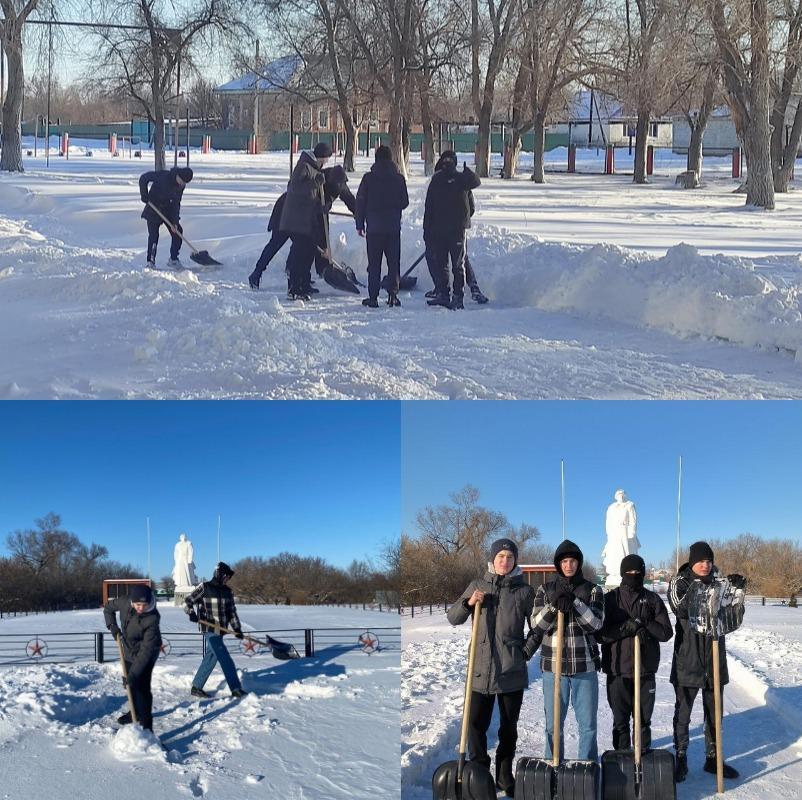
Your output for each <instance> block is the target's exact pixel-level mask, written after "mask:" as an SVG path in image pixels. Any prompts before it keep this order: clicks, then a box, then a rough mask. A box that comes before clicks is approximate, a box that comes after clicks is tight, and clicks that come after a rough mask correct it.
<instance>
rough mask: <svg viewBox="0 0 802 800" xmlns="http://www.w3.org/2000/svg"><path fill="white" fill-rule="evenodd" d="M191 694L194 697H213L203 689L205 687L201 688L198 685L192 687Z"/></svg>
mask: <svg viewBox="0 0 802 800" xmlns="http://www.w3.org/2000/svg"><path fill="white" fill-rule="evenodd" d="M190 694H191V695H192V696H193V697H211V695H210V694H207V693H206V692H204V691H203V689H199V688H198V687H197V686H193V687H192V690H191V691H190Z"/></svg>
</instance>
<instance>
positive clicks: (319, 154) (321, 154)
mask: <svg viewBox="0 0 802 800" xmlns="http://www.w3.org/2000/svg"><path fill="white" fill-rule="evenodd" d="M312 153H313V154H314V156H315V158H331V145H330V144H329V143H328V142H318V143H317V144H316V145H315V149H314V150H313V151H312Z"/></svg>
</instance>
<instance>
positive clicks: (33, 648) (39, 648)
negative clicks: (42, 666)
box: [28, 639, 46, 657]
mask: <svg viewBox="0 0 802 800" xmlns="http://www.w3.org/2000/svg"><path fill="white" fill-rule="evenodd" d="M45 647H46V645H44V644H39V640H38V639H37V640H36V641H35V642H30V643H29V644H28V655H29V656H31V657H35V656H43V655H44V648H45Z"/></svg>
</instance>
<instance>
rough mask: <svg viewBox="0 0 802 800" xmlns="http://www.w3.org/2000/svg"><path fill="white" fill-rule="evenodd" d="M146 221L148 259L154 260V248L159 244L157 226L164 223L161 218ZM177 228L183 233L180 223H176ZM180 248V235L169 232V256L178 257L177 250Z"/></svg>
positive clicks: (159, 226)
mask: <svg viewBox="0 0 802 800" xmlns="http://www.w3.org/2000/svg"><path fill="white" fill-rule="evenodd" d="M147 223H148V261H155V260H156V248H157V246H158V244H159V228H161V226H162V225H164V222H162V220H161V219H158V220H153V219H149V220H147ZM178 230H179V231H180V232H181V233H183V232H184V229H183V228H182V227H181V223H180V222H179V223H178ZM180 249H181V237H180V236H178V235H177V234H175V233H172V232H171V233H170V258H173V259H175V258H178V251H179V250H180Z"/></svg>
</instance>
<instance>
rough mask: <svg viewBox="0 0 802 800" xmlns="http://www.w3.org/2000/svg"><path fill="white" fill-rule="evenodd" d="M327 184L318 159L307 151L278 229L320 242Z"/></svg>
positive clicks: (289, 187)
mask: <svg viewBox="0 0 802 800" xmlns="http://www.w3.org/2000/svg"><path fill="white" fill-rule="evenodd" d="M325 182H326V177H325V175H324V174H323V170H322V169H321V168H320V167H318V165H317V161H316V159H315V158H314V157H313V156H311V155H310V154H309V153H307V152H306V151H305V150H304V152H303V153H301V157H300V158H299V159H298V163H297V164H296V165H295V169H293V171H292V177H291V178H290V182H289V183H288V184H287V196H286V198H285V200H284V208H283V210H282V212H281V224H280V226H279V228H280V230H281V232H282V233H289V234H290V235H292V234H301V235H303V236H308V237H310V238H312V239H315V240H316V241H317V239H318V235H319V231H320V225H321V219H322V217H323V211H324V206H325V198H324V196H323V184H324V183H325Z"/></svg>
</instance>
